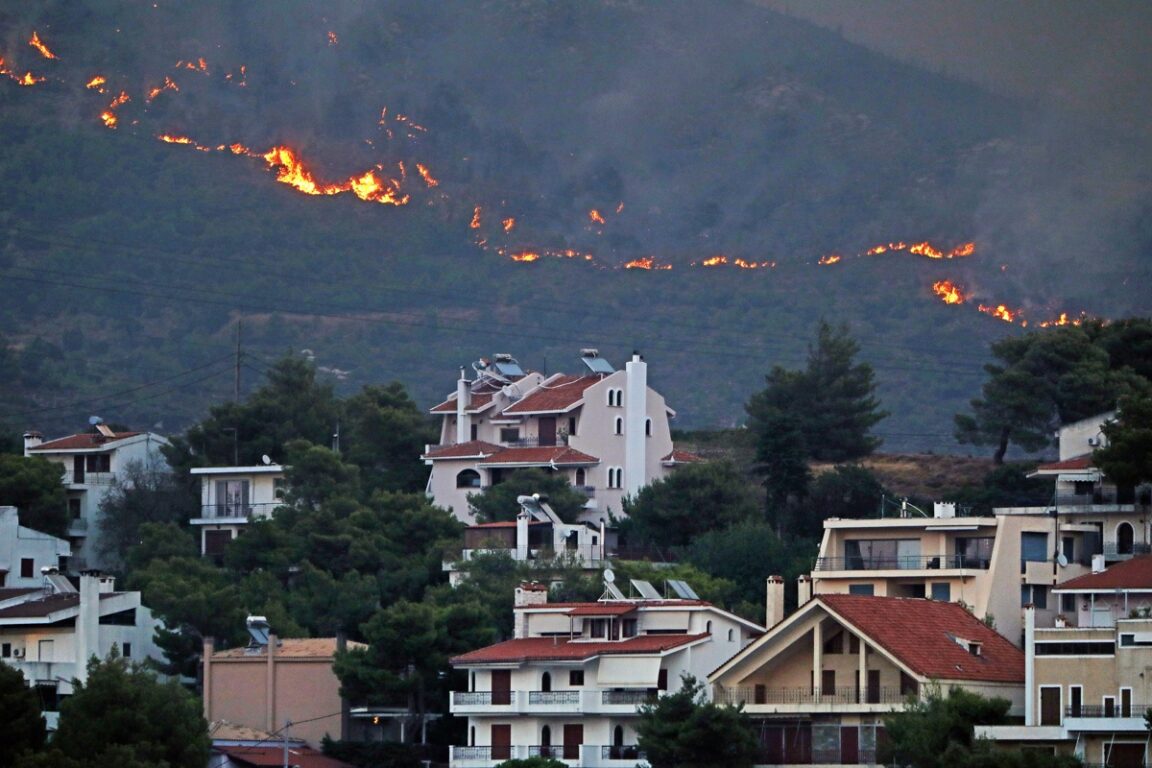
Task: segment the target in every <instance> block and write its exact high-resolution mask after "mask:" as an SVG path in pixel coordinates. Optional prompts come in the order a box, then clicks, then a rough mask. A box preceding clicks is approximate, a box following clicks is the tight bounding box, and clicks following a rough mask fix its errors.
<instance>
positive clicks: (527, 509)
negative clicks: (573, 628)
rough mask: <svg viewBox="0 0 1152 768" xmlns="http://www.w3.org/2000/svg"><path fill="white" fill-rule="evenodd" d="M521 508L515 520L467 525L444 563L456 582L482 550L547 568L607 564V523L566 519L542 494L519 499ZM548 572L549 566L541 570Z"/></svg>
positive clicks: (456, 582) (449, 575)
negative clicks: (460, 544) (461, 539)
mask: <svg viewBox="0 0 1152 768" xmlns="http://www.w3.org/2000/svg"><path fill="white" fill-rule="evenodd" d="M517 501H518V502H519V504H520V512H519V513H518V514H517V515H516V520H515V521H512V522H496V523H480V524H477V525H470V526H468V527H467V528H465V529H464V548H463V549H462V550H461V551H460V556H459V557H458V558H456V559H454V560H452V561H451V562H445V563H444V570H445V571H447V572H448V579H449V581H450V582H451V583H452V585H453V586H455V585H457V584H459V583H460V581H461V580H462V579H463V578H464V577H465V573H466V565H465V564H466V563H467V562H468V561H469V560H471V559H472V558H473V557H474V556H476V555H477V554H481V553H496V552H500V553H505V554H507V555H508V556H509V557H511V558H512V559H513V560H515V561H517V562H521V563H536V564H539V565H541V566H543V567H545V569H547V567H548V566H550V565H551V564H553V563H555V562H556V561H557V560H559V561H560V562H561V563H562V564H563V565H575V566H578V567H583V568H585V569H588V570H592V569H596V570H598V569H600V568H603V567H604V562H605V560H604V557H605V551H604V549H605V548H604V536H605V529H604V526H603V525H601V526H600V527H596V526H593V525H591V524H590V523H572V524H569V523H565V522H564V521H562V520H561V519H560V517H559V516H558V515H557V514H556V513H555V512H554V511H553V510H552V507H550V506H548V502H547V501H545V500H544V499H542V498H541V497H540V496H539V494H534V495H532V496H521V497H519V498H518V499H517ZM541 576H542V577H546V576H547V572H546V570H545V571H544V572H542V573H541Z"/></svg>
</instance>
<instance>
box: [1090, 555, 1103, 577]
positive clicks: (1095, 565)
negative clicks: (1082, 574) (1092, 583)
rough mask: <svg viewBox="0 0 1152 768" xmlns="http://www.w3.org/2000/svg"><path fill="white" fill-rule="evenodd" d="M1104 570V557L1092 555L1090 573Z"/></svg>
mask: <svg viewBox="0 0 1152 768" xmlns="http://www.w3.org/2000/svg"><path fill="white" fill-rule="evenodd" d="M1103 570H1104V555H1092V573H1100V572H1101V571H1103Z"/></svg>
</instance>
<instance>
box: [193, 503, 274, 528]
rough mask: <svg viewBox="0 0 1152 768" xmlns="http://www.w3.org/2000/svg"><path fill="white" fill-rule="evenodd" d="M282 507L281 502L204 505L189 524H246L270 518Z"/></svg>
mask: <svg viewBox="0 0 1152 768" xmlns="http://www.w3.org/2000/svg"><path fill="white" fill-rule="evenodd" d="M282 506H284V502H282V501H272V502H266V503H263V504H205V505H203V506H202V507H200V517H194V518H192V520H191V521H190V522H191V523H192V525H212V524H217V525H218V524H222V523H247V522H248V521H250V520H253V519H256V520H260V519H264V518H269V517H272V513H273V512H274V511H275V510H276V509H277V508H278V507H282Z"/></svg>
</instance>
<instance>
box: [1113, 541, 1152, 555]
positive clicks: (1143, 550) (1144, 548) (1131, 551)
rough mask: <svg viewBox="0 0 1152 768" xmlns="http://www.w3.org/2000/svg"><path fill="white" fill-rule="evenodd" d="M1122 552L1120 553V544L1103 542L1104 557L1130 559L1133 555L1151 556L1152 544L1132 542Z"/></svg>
mask: <svg viewBox="0 0 1152 768" xmlns="http://www.w3.org/2000/svg"><path fill="white" fill-rule="evenodd" d="M1124 550H1125V551H1123V552H1121V551H1120V543H1119V542H1117V541H1105V542H1104V557H1131V556H1133V555H1147V554H1152V544H1145V543H1143V542H1134V543H1132V544H1129V545H1127V546H1125V547H1124Z"/></svg>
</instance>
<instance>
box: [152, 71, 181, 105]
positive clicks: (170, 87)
mask: <svg viewBox="0 0 1152 768" xmlns="http://www.w3.org/2000/svg"><path fill="white" fill-rule="evenodd" d="M179 90H180V86H178V85H176V83H175V82H173V80H172V78H170V77H168V76H165V77H164V84H163V85H158V86H156V87H155V88H153V89H152V90H150V91H148V95H147V96H146V97H145V98H144V100H145V101H152V99H154V98H156V97H157V96H159V95H160V94H161V93H163V92H164V91H179Z"/></svg>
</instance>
